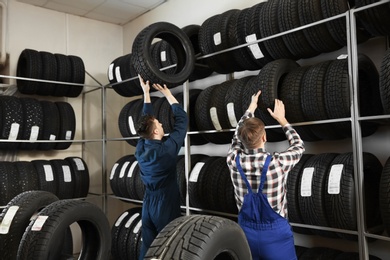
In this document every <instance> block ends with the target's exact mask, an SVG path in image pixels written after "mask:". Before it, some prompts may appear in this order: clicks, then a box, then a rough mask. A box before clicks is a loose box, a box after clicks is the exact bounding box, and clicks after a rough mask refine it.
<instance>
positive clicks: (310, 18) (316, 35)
mask: <svg viewBox="0 0 390 260" xmlns="http://www.w3.org/2000/svg"><path fill="white" fill-rule="evenodd" d="M297 1H298V14H299V21H300V25H301V26H303V25H306V24H310V23H313V22H317V21H320V20H322V19H324V17H323V14H322V9H321V2H320V1H321V0H297ZM303 33H304V34H305V36H306V39H307V41H308V42H309V43H310V45H311V46H312V47H313V48H314V49H315V50H316V51H318V52H319V53H324V52H325V53H326V52H332V51H335V50H338V49H340V48H341V47H342V45H340V44H338V43H337V42H336V41H335V40H334V39H333V38H332V36H331V34H330V33H329V30H328V28H327V27H326V25H325V24H324V23H322V24H319V25H315V26H312V27H309V28H306V29H304V30H303Z"/></svg>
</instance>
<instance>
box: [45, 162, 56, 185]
mask: <svg viewBox="0 0 390 260" xmlns="http://www.w3.org/2000/svg"><path fill="white" fill-rule="evenodd" d="M43 170H44V171H45V178H46V181H54V175H53V168H51V165H49V164H45V165H43Z"/></svg>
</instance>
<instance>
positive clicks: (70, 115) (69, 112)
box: [55, 101, 76, 150]
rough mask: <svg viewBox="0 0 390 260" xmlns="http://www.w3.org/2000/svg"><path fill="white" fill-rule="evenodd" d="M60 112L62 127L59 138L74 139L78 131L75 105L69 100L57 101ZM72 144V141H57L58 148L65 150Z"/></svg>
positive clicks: (56, 147)
mask: <svg viewBox="0 0 390 260" xmlns="http://www.w3.org/2000/svg"><path fill="white" fill-rule="evenodd" d="M55 104H56V105H57V108H58V112H59V115H60V129H59V132H58V138H57V140H67V141H69V140H73V139H74V136H75V131H76V115H75V112H74V110H73V107H72V105H71V104H69V103H68V102H63V101H56V102H55ZM71 145H72V142H71V141H69V142H57V143H56V145H55V149H56V150H65V149H68V148H69V147H70V146H71Z"/></svg>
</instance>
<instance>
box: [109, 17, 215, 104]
mask: <svg viewBox="0 0 390 260" xmlns="http://www.w3.org/2000/svg"><path fill="white" fill-rule="evenodd" d="M157 26H159V24H157ZM161 26H162V27H161V28H164V27H165V25H164V24H161ZM181 30H182V32H184V33H185V35H187V36H188V38H189V43H190V44H191V46H192V48H193V49H194V57H198V56H200V55H201V53H200V48H199V40H198V39H199V30H200V25H196V24H191V25H187V26H185V27H183V28H182V29H181ZM144 48H145V51H147V52H150V56H148V57H149V58H150V62H151V64H153V65H154V66H156V68H157V69H158V70H161V73H164V75H165V74H166V75H174V74H175V73H176V69H175V66H176V64H177V61H178V60H177V59H178V57H177V55H176V51H175V48H173V47H172V46H171V45H170V44H169V43H168V42H167V41H164V40H159V41H156V42H153V43H152V44H151V45H150V46H147V47H145V46H144ZM133 59H134V58H133V54H132V53H130V54H127V55H124V56H121V57H118V58H116V59H115V60H114V61H112V62H111V63H110V65H109V67H108V71H107V76H108V80H109V82H110V84H111V86H112V88H113V89H114V90H115V91H116V92H117V93H118V94H119V95H121V96H124V97H132V96H138V95H141V94H143V91H142V88H141V85H140V84H139V80H138V73H137V71H136V70H135V67H134V60H133ZM191 62H192V61H191ZM212 73H213V71H212V70H211V69H210V68H209V67H208V66H207V64H206V62H205V61H204V60H199V61H195V64H194V69H193V71H192V73H191V74H190V75H189V76H188V80H189V81H195V80H198V79H203V78H206V77H208V76H210V75H211V74H212ZM147 79H149V78H145V80H147ZM151 83H155V81H152V80H151ZM162 83H165V82H162ZM177 84H178V83H173V84H167V86H168V87H169V88H171V87H173V86H175V85H177ZM150 91H152V92H154V91H155V89H153V88H151V89H150Z"/></svg>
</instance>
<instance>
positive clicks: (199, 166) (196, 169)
mask: <svg viewBox="0 0 390 260" xmlns="http://www.w3.org/2000/svg"><path fill="white" fill-rule="evenodd" d="M203 165H204V162H198V163H196V164H195V166H194V168H193V169H192V171H191V174H190V182H197V181H198V177H199V173H200V171H201V170H202V167H203Z"/></svg>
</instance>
